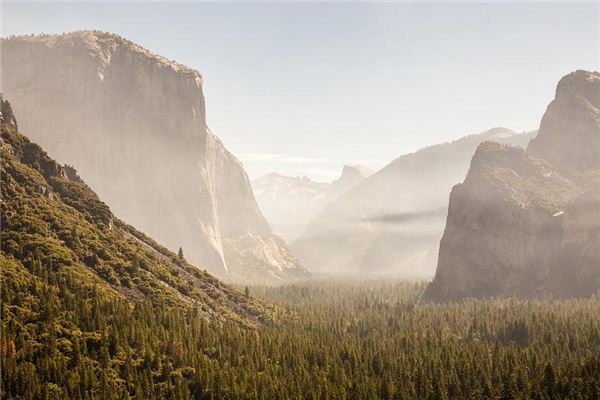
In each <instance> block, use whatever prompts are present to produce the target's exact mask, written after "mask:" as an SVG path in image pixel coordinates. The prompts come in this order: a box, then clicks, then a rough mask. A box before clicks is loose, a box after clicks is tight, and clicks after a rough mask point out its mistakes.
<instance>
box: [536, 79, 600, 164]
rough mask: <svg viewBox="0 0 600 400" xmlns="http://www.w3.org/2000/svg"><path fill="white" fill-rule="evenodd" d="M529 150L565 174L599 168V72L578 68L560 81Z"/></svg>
mask: <svg viewBox="0 0 600 400" xmlns="http://www.w3.org/2000/svg"><path fill="white" fill-rule="evenodd" d="M527 151H528V152H529V153H530V154H532V155H535V156H538V157H540V158H543V159H544V160H546V161H548V162H549V163H551V164H553V165H554V166H555V168H557V169H558V170H560V171H563V172H566V173H568V172H577V171H581V170H585V169H590V168H598V167H600V157H599V156H598V155H599V154H600V73H599V72H587V71H576V72H573V73H571V74H569V75H567V76H565V77H564V78H562V79H561V80H560V82H559V83H558V86H557V88H556V96H555V98H554V100H553V101H552V102H551V103H550V105H548V109H547V110H546V113H545V114H544V116H543V118H542V122H541V123H540V129H539V133H538V135H537V136H536V137H535V139H533V140H532V141H531V143H530V144H529V147H528V148H527Z"/></svg>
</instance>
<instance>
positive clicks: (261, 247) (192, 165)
mask: <svg viewBox="0 0 600 400" xmlns="http://www.w3.org/2000/svg"><path fill="white" fill-rule="evenodd" d="M1 51H2V56H3V57H2V91H3V92H4V94H5V95H6V96H7V97H9V98H10V99H11V103H12V105H13V107H14V108H15V110H16V112H17V114H18V115H19V120H20V123H21V125H22V126H21V128H22V129H23V130H24V131H26V132H27V133H28V135H29V136H30V137H31V138H32V140H34V141H36V142H38V143H40V145H41V146H42V147H43V148H45V149H46V150H47V151H49V152H50V153H51V154H53V155H55V157H56V158H57V159H58V160H60V162H61V163H67V164H70V165H76V166H77V168H78V170H79V171H80V174H81V176H82V177H84V178H85V180H86V182H88V183H89V185H90V186H91V187H92V188H94V190H95V191H96V192H97V193H98V194H99V195H100V197H101V198H102V199H104V201H106V203H107V204H108V205H109V206H111V208H112V209H113V210H114V212H115V214H116V215H118V216H119V217H121V218H124V219H126V220H128V221H129V222H131V223H132V224H134V225H135V226H137V227H139V228H140V229H142V230H143V231H144V232H147V233H148V234H150V235H151V236H153V237H155V238H156V239H157V240H159V241H160V242H161V243H163V244H164V245H165V246H166V247H167V248H169V249H172V250H175V249H178V248H179V247H180V246H181V247H182V248H183V250H184V252H185V254H186V256H187V257H188V258H189V260H190V261H192V262H193V263H194V264H197V265H201V266H203V267H205V268H208V269H209V270H210V271H211V272H213V273H215V274H218V275H219V276H221V277H225V278H228V279H232V278H235V279H242V280H243V279H246V278H247V276H246V271H245V269H244V266H243V265H239V263H238V258H237V257H235V258H234V259H229V260H228V256H227V255H226V253H228V254H232V252H233V253H236V247H237V244H238V242H239V243H240V245H241V246H243V248H242V249H241V251H243V252H244V253H252V255H253V259H254V260H255V261H256V262H257V263H258V265H257V268H258V269H262V270H263V274H262V278H261V279H286V278H287V277H289V276H297V275H303V274H305V273H306V271H305V270H303V269H302V267H301V266H300V264H299V263H298V261H297V260H296V259H295V258H294V257H293V256H292V255H291V253H290V252H289V249H288V248H287V246H286V245H285V244H284V243H283V241H281V240H280V239H279V238H278V237H276V236H275V235H273V234H272V233H271V229H270V227H269V225H268V223H267V221H266V220H265V218H264V217H263V215H262V214H261V212H260V210H259V209H258V206H257V205H256V202H255V200H254V197H253V194H252V190H251V187H250V183H249V180H248V177H247V175H246V172H245V171H244V169H243V167H242V164H241V163H240V162H239V161H238V160H237V159H236V158H235V157H234V156H233V155H232V154H231V153H229V152H228V151H227V150H226V149H225V147H224V146H223V144H222V143H221V141H220V140H219V139H218V138H217V137H216V136H215V135H214V134H213V133H212V132H211V131H210V129H209V128H208V127H207V124H206V116H205V101H204V95H203V92H202V82H203V80H202V76H201V74H200V73H199V72H198V71H196V70H194V69H191V68H188V67H186V66H183V65H181V64H178V63H176V62H173V61H170V60H167V59H165V58H163V57H160V56H158V55H155V54H152V53H151V52H149V51H148V50H146V49H143V48H142V47H140V46H138V45H136V44H134V43H132V42H130V41H128V40H125V39H123V38H121V37H119V36H116V35H113V34H109V33H102V32H96V31H93V32H92V31H84V32H75V33H69V34H64V35H42V36H20V37H11V38H8V39H3V40H2V42H1ZM225 246H227V248H228V249H229V250H228V251H227V252H225V251H224V247H225ZM271 255H275V257H271ZM255 272H256V268H255V269H253V271H252V274H255ZM288 272H289V274H288Z"/></svg>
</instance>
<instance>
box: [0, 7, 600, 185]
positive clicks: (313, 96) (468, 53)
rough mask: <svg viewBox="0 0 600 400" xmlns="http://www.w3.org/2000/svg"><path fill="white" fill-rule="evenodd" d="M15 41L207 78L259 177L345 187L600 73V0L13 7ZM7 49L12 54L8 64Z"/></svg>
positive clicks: (527, 116)
mask: <svg viewBox="0 0 600 400" xmlns="http://www.w3.org/2000/svg"><path fill="white" fill-rule="evenodd" d="M0 7H1V9H0V10H1V14H2V35H3V36H5V35H10V34H29V33H42V32H44V33H61V32H68V31H73V30H80V29H98V30H103V31H110V32H113V33H117V34H119V35H121V36H124V37H125V38H127V39H130V40H132V41H134V42H137V43H139V44H140V45H142V46H143V47H145V48H147V49H149V50H151V51H153V52H156V53H158V54H161V55H163V56H165V57H168V58H171V59H174V60H176V61H178V62H180V63H183V64H186V65H189V66H191V67H193V68H196V69H198V70H199V71H201V72H202V74H203V75H204V82H205V83H204V92H205V96H206V101H207V119H208V124H209V127H210V128H211V130H212V131H213V132H214V133H215V134H217V135H218V136H219V137H220V138H221V139H222V140H223V142H224V143H225V146H226V147H227V148H228V149H229V150H230V151H232V152H233V153H234V154H236V155H237V156H238V157H239V158H240V159H241V160H242V162H243V163H244V165H245V167H246V169H247V171H248V173H249V175H250V177H251V178H256V177H258V176H260V175H263V174H265V173H268V172H279V173H282V174H289V175H306V176H309V177H311V178H313V179H316V180H322V181H327V180H332V179H334V178H335V177H336V176H337V175H338V174H339V172H340V171H341V168H342V165H343V164H352V163H363V164H366V165H369V166H371V167H381V166H383V165H385V164H386V163H388V162H389V161H391V160H393V159H395V158H397V157H398V156H400V155H402V154H404V153H407V152H411V151H414V150H417V149H419V148H421V147H424V146H427V145H430V144H435V143H439V142H444V141H449V140H452V139H456V138H458V137H461V136H464V135H466V134H470V133H476V132H480V131H484V130H487V129H489V128H492V127H495V126H504V127H507V128H510V129H513V130H516V131H523V130H531V129H536V128H537V127H538V125H539V121H540V118H541V116H542V114H543V112H544V110H545V108H546V106H547V104H548V103H549V102H550V100H551V99H552V98H553V96H554V89H555V87H556V83H557V82H558V80H559V79H560V77H561V76H563V75H565V74H567V73H569V72H571V71H573V70H576V69H592V70H598V69H600V67H599V65H600V28H599V26H600V6H599V5H598V3H587V4H586V3H579V4H575V3H473V2H472V3H447V2H445V3H437V4H436V3H419V2H407V3H318V2H311V3H273V2H271V3H246V2H244V3H178V4H170V3H150V2H138V3H130V4H123V3H115V2H112V3H103V4H102V3H78V2H71V3H63V4H53V3H35V4H25V3H6V2H3V3H2V5H1V6H0ZM0 56H1V55H0Z"/></svg>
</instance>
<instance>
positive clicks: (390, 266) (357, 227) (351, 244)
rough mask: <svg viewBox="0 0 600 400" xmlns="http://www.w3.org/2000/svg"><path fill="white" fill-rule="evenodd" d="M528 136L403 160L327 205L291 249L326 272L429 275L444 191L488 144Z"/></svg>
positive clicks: (519, 141)
mask: <svg viewBox="0 0 600 400" xmlns="http://www.w3.org/2000/svg"><path fill="white" fill-rule="evenodd" d="M532 137H533V133H531V132H530V133H524V134H520V133H515V132H513V131H511V130H509V129H506V128H494V129H491V130H489V131H486V132H483V133H480V134H476V135H469V136H465V137H463V138H461V139H458V140H456V141H454V142H451V143H444V144H438V145H434V146H430V147H426V148H424V149H421V150H419V151H417V152H415V153H411V154H406V155H403V156H401V157H399V158H398V159H396V160H394V161H392V162H391V163H390V164H388V165H387V166H386V167H384V168H382V169H381V170H379V171H378V172H376V173H375V174H373V175H372V176H370V177H369V178H367V179H364V180H363V181H362V182H361V183H360V184H358V185H357V186H356V187H354V188H353V189H351V190H349V191H348V192H347V193H345V194H344V195H342V196H340V197H339V198H338V199H337V200H336V201H334V202H332V203H330V204H329V205H328V206H327V207H326V208H325V209H324V210H323V212H322V213H321V214H320V215H318V216H317V217H316V218H315V219H314V220H313V221H312V222H311V223H310V224H309V226H308V227H307V229H306V231H305V233H304V234H303V235H301V236H300V237H299V238H298V239H297V240H296V241H294V242H293V243H292V244H291V247H292V250H293V251H294V254H296V256H298V258H299V259H300V261H301V262H302V263H303V265H304V266H305V267H307V268H309V269H314V270H318V271H321V272H325V273H342V274H356V275H365V274H374V275H392V276H402V277H418V278H423V277H430V276H432V275H433V273H434V271H435V265H436V263H437V248H438V244H439V239H440V238H441V236H442V233H443V227H444V221H445V217H446V208H447V199H448V192H449V191H450V189H451V188H452V186H453V185H454V183H455V182H456V180H460V179H462V178H463V177H464V176H465V173H466V172H467V170H468V166H469V161H470V159H471V156H472V154H473V152H474V151H475V149H476V148H477V146H478V145H479V144H480V143H481V142H483V141H486V140H494V141H497V142H499V143H510V144H514V145H517V146H522V147H525V146H527V143H528V142H529V140H530V139H531V138H532Z"/></svg>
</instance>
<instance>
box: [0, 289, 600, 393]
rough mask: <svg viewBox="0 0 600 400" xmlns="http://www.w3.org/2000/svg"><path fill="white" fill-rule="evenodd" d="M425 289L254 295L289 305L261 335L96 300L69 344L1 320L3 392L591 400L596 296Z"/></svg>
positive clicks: (596, 365)
mask: <svg viewBox="0 0 600 400" xmlns="http://www.w3.org/2000/svg"><path fill="white" fill-rule="evenodd" d="M424 287H425V284H424V283H409V282H402V281H365V282H358V281H351V282H337V283H333V282H327V281H315V282H307V283H302V284H296V285H289V286H281V287H249V288H248V291H249V294H250V296H253V297H258V298H259V299H262V300H264V301H266V302H272V303H275V304H278V305H279V306H280V307H281V308H282V309H283V310H284V312H281V313H280V318H279V320H278V322H276V323H273V324H269V325H265V326H261V327H259V328H258V329H257V330H252V329H245V328H243V327H241V326H240V325H239V324H233V323H225V324H224V325H212V324H209V323H207V322H204V321H203V320H202V319H201V318H200V317H199V316H198V315H195V314H194V313H185V312H173V310H171V309H165V310H160V309H158V310H156V308H155V309H154V310H153V309H152V308H150V307H147V306H140V307H136V308H135V310H133V311H127V309H126V307H124V305H123V304H117V303H114V302H112V303H111V302H107V303H105V304H102V303H101V304H97V303H96V304H94V305H93V307H92V311H94V310H95V311H94V312H95V314H94V315H93V316H91V315H90V316H89V317H87V319H86V320H85V321H86V322H85V324H84V327H85V329H87V330H88V332H80V333H79V335H78V336H79V337H80V339H78V340H76V344H74V343H72V342H69V343H66V341H65V339H63V338H61V337H62V336H64V332H56V331H52V329H53V328H52V327H53V326H54V325H52V324H49V322H48V318H50V319H52V318H56V317H58V315H57V314H56V311H55V314H54V315H50V316H45V318H46V319H45V320H44V321H46V322H44V324H43V325H39V326H38V328H39V331H38V335H39V337H40V338H42V337H45V338H50V339H51V340H46V339H45V340H38V341H37V342H35V343H32V342H30V341H29V342H28V341H24V340H23V339H22V338H20V336H19V335H22V333H18V332H17V333H15V328H14V327H15V321H8V322H7V321H5V320H3V333H6V332H10V335H11V336H10V337H9V339H10V340H8V341H7V340H6V335H3V342H2V390H3V392H4V394H5V396H6V397H5V398H76V399H80V398H81V399H92V398H102V399H112V398H118V399H123V398H125V399H126V398H136V399H186V400H187V399H190V398H194V399H597V398H599V396H600V298H598V297H594V298H591V299H585V300H565V301H550V302H539V301H519V300H514V299H507V300H486V301H481V300H469V301H465V302H462V303H457V304H446V305H430V304H427V305H421V304H418V303H417V300H418V298H419V296H420V294H421V293H422V291H423V289H424ZM241 290H242V291H243V290H244V288H241ZM71 301H72V302H73V304H77V301H76V300H75V299H72V300H71ZM67 306H68V307H70V306H69V305H67ZM82 310H84V311H85V309H82ZM88 311H89V310H88ZM78 312H79V311H77V309H76V307H74V308H73V311H71V313H74V314H77V313H78ZM71 318H73V317H71ZM20 329H21V328H20ZM92 332H95V333H92ZM76 336H77V335H76ZM15 347H16V351H15ZM23 349H27V351H23Z"/></svg>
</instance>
